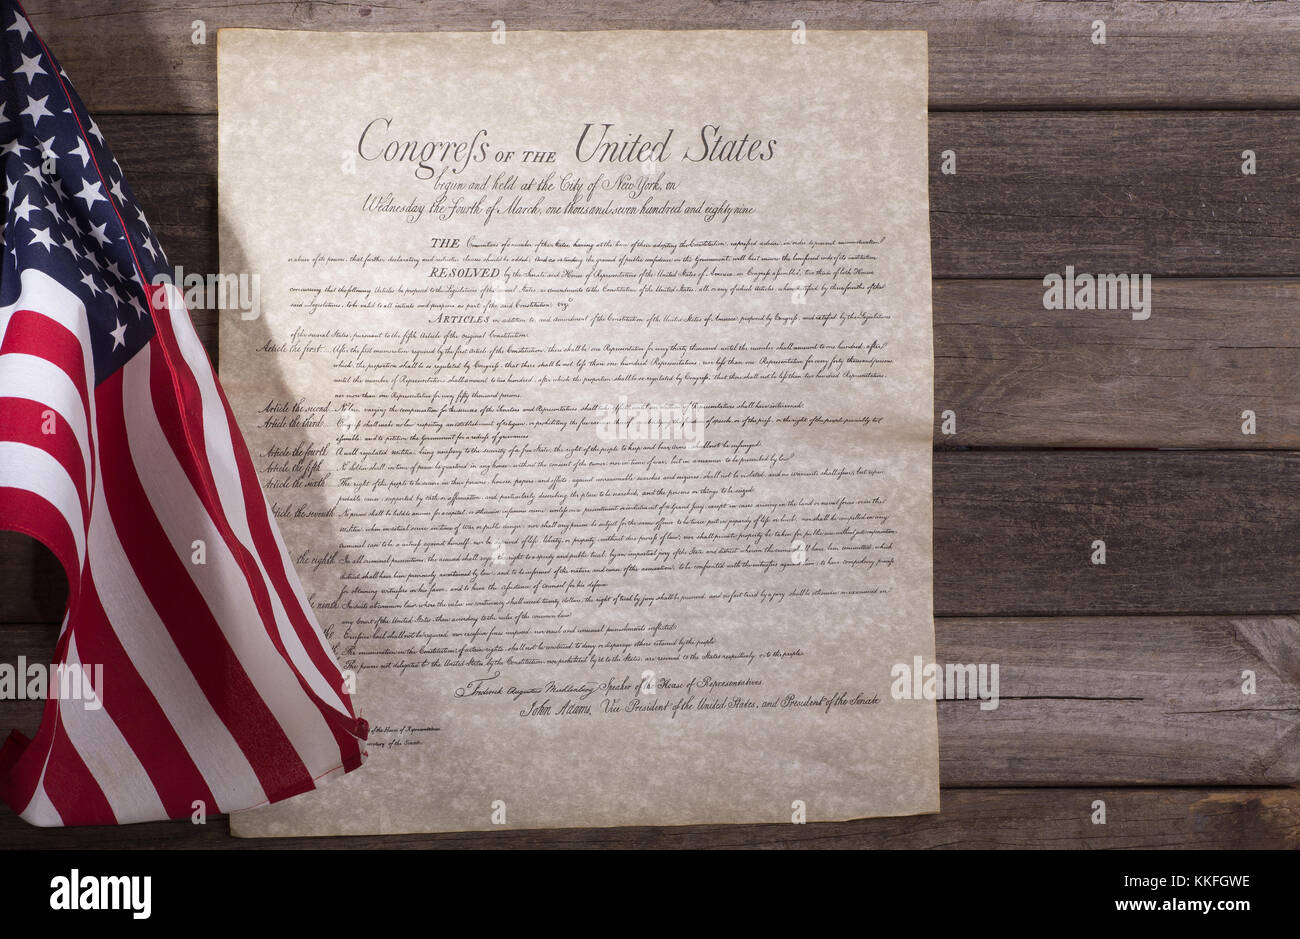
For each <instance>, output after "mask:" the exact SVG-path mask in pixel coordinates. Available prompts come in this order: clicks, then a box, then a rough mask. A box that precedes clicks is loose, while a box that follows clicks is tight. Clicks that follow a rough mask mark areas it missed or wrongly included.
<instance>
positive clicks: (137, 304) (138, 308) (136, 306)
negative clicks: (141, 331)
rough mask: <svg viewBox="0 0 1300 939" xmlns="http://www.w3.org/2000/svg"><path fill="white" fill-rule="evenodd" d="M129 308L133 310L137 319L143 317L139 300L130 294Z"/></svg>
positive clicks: (142, 307) (142, 306)
mask: <svg viewBox="0 0 1300 939" xmlns="http://www.w3.org/2000/svg"><path fill="white" fill-rule="evenodd" d="M130 306H131V309H133V310H135V315H136V318H137V319H138V318H139V317H141V316H144V304H142V303H141V302H140V298H139V297H137V296H136V295H135V294H131V303H130Z"/></svg>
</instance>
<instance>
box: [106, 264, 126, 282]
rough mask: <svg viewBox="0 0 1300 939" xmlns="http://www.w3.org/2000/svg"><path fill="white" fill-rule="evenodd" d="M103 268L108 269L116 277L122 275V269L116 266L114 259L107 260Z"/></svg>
mask: <svg viewBox="0 0 1300 939" xmlns="http://www.w3.org/2000/svg"><path fill="white" fill-rule="evenodd" d="M104 270H106V271H108V272H109V273H110V274H112V275H113V276H114V277H117V278H119V279H120V278H121V276H122V271H121V270H120V269H119V268H118V266H117V262H116V261H109V262H108V264H107V265H105V266H104Z"/></svg>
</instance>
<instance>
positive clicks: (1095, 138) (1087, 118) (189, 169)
mask: <svg viewBox="0 0 1300 939" xmlns="http://www.w3.org/2000/svg"><path fill="white" fill-rule="evenodd" d="M100 126H101V127H102V128H103V130H104V134H105V135H106V137H107V139H108V141H109V145H110V146H111V147H112V148H113V150H114V153H115V154H116V156H117V159H118V162H119V163H121V165H122V167H123V169H124V170H125V172H126V177H127V179H128V181H129V182H130V185H131V187H132V188H133V189H134V190H135V192H136V195H137V196H138V197H139V199H140V202H141V204H142V205H143V206H144V209H145V211H146V212H147V213H148V215H149V219H150V222H151V223H152V224H153V226H154V232H155V234H156V235H157V236H158V238H159V240H160V241H161V242H162V245H163V247H164V249H165V250H166V251H167V254H168V256H169V258H170V259H171V262H172V263H173V264H180V265H182V266H184V267H185V268H186V269H188V270H192V271H201V272H208V271H212V270H215V268H216V265H217V240H216V239H217V235H216V231H217V228H216V172H217V151H216V146H217V136H216V118H215V117H210V116H149V117H142V116H138V115H130V116H117V117H112V118H104V119H103V120H101V121H100ZM341 145H342V144H341ZM1245 149H1253V150H1255V152H1256V155H1257V157H1258V161H1259V162H1258V167H1257V168H1258V173H1257V174H1256V175H1254V176H1243V175H1242V174H1241V153H1242V151H1243V150H1245ZM930 150H931V157H932V159H931V173H930V228H931V255H932V264H933V270H934V275H935V276H936V277H940V278H944V277H954V278H966V277H981V278H987V277H996V278H1031V279H1033V280H1034V281H1037V282H1040V283H1041V281H1042V279H1043V277H1044V275H1046V274H1048V273H1053V272H1055V273H1062V272H1064V270H1065V267H1066V265H1072V266H1073V267H1074V268H1075V270H1077V271H1079V272H1085V271H1086V272H1093V273H1142V274H1150V275H1152V276H1153V277H1165V276H1178V277H1241V276H1252V277H1256V276H1258V277H1264V276H1283V277H1294V276H1297V275H1300V227H1297V225H1296V224H1295V222H1296V206H1297V205H1300V112H1246V111H1213V112H1199V113H1160V112H1114V113H1111V112H1070V113H1061V112H1020V113H1005V114H988V113H985V114H967V113H951V114H934V115H931V117H930ZM944 150H953V151H955V152H956V154H957V173H956V175H952V176H945V175H943V174H941V173H940V172H939V154H940V153H941V152H942V151H944ZM1158 310H1159V308H1157V312H1156V313H1153V317H1152V318H1153V319H1154V318H1155V316H1156V315H1158ZM1290 312H1292V313H1294V312H1295V310H1294V309H1292V310H1291V311H1290ZM1067 315H1077V314H1065V313H1063V314H1062V316H1063V317H1064V316H1067ZM1111 315H1113V316H1117V317H1118V316H1123V315H1126V314H1123V313H1120V312H1116V313H1113V314H1111Z"/></svg>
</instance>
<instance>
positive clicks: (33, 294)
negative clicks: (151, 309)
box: [0, 268, 95, 398]
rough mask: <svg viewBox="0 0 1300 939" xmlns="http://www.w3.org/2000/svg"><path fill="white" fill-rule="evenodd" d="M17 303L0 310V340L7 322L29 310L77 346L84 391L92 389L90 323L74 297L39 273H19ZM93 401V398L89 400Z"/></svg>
mask: <svg viewBox="0 0 1300 939" xmlns="http://www.w3.org/2000/svg"><path fill="white" fill-rule="evenodd" d="M20 284H21V287H20V289H19V293H18V299H17V300H16V301H14V302H13V303H12V304H10V305H9V306H7V307H0V336H3V335H4V334H5V333H6V332H7V331H8V329H9V319H10V317H12V316H13V315H14V313H16V312H18V311H19V310H31V311H32V312H34V313H39V314H40V315H42V316H45V317H48V318H49V319H51V320H53V321H54V322H56V323H58V324H59V325H60V326H62V327H63V328H64V329H66V330H68V332H70V333H72V335H74V336H76V337H77V339H78V341H79V342H80V343H81V353H82V354H81V358H82V363H83V364H84V366H85V369H86V387H87V388H94V387H95V359H94V356H93V355H92V352H91V348H90V323H89V321H88V320H87V319H86V307H85V306H84V305H83V304H82V302H81V301H80V300H78V299H77V295H76V294H74V293H73V292H72V291H70V290H68V288H66V287H64V286H63V285H62V284H60V283H59V282H58V281H57V280H55V279H54V278H53V277H51V276H50V275H49V274H46V273H45V272H43V271H39V270H34V269H32V268H28V269H26V270H24V271H23V273H22V278H21V280H20ZM91 397H92V398H93V397H94V396H93V395H92V396H91Z"/></svg>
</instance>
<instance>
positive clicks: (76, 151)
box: [68, 137, 90, 168]
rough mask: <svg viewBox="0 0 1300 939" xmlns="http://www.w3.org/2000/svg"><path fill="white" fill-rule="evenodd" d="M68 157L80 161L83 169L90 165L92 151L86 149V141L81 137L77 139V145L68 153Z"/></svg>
mask: <svg viewBox="0 0 1300 939" xmlns="http://www.w3.org/2000/svg"><path fill="white" fill-rule="evenodd" d="M68 156H74V157H76V158H77V159H78V160H80V161H81V165H82V167H83V168H84V167H86V166H89V165H90V151H89V150H87V149H86V141H85V140H84V139H83V138H81V137H78V138H77V145H76V146H75V147H73V148H72V149H71V150H69V151H68Z"/></svg>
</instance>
